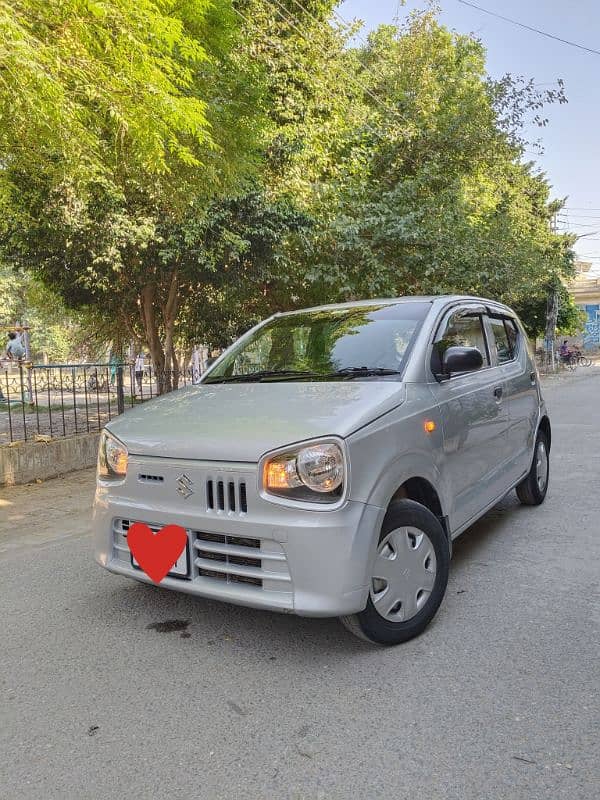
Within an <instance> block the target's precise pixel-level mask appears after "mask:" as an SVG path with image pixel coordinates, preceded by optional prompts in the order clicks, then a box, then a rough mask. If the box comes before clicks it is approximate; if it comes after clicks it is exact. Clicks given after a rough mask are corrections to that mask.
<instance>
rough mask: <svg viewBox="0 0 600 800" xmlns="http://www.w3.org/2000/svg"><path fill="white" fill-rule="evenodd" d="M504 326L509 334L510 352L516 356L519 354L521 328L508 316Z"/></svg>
mask: <svg viewBox="0 0 600 800" xmlns="http://www.w3.org/2000/svg"><path fill="white" fill-rule="evenodd" d="M504 326H505V328H506V335H507V336H508V343H509V345H510V352H511V353H512V357H513V358H514V357H515V356H516V355H517V350H518V349H519V329H518V328H517V325H516V323H515V321H514V320H512V319H508V318H507V319H505V320H504Z"/></svg>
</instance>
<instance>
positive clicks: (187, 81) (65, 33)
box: [0, 0, 262, 388]
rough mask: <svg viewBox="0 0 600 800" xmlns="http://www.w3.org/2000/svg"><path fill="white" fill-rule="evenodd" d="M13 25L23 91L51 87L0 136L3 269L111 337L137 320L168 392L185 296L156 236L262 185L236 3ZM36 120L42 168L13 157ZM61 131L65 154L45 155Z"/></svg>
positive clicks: (189, 3)
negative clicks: (89, 314) (17, 271)
mask: <svg viewBox="0 0 600 800" xmlns="http://www.w3.org/2000/svg"><path fill="white" fill-rule="evenodd" d="M2 9H3V11H4V12H5V13H6V14H8V12H7V10H6V8H5V7H4V6H3V7H2ZM16 12H17V13H16V15H15V18H16V20H17V23H18V24H19V25H20V26H21V28H22V29H23V31H25V32H27V34H28V35H27V36H25V34H24V33H23V37H22V40H23V41H22V47H21V50H22V53H23V59H24V60H25V61H24V75H25V77H24V78H23V80H25V81H26V82H27V81H29V79H28V78H27V75H28V74H29V73H28V72H27V70H26V69H25V68H26V67H27V68H28V69H30V71H31V72H32V73H33V72H35V71H36V70H38V71H39V72H40V74H42V77H43V80H42V79H40V80H41V87H38V88H37V89H36V87H35V86H34V87H29V88H28V87H24V88H25V91H24V100H23V102H24V103H25V102H27V104H28V105H27V108H25V106H24V109H23V112H22V114H19V113H18V114H17V115H16V117H15V122H14V124H9V123H6V125H5V127H4V130H3V133H2V134H1V135H0V144H1V146H2V147H3V150H4V152H3V156H4V160H5V162H6V165H7V166H6V168H5V169H4V171H3V173H2V177H3V179H4V190H5V191H4V212H5V213H4V230H3V231H2V234H1V240H0V244H1V246H2V249H3V253H4V257H5V260H6V261H7V263H11V264H15V265H17V266H21V267H25V268H30V269H33V270H34V271H35V272H36V273H37V274H38V275H39V276H40V277H41V278H42V280H43V281H45V282H46V283H47V284H48V285H49V286H51V287H52V288H53V289H54V290H55V291H56V292H58V293H59V294H60V296H61V297H62V298H63V300H64V301H65V302H66V303H67V304H68V306H69V307H71V308H75V309H87V310H92V311H93V313H94V314H95V315H98V309H100V311H101V314H102V315H103V316H104V318H105V319H106V320H110V321H111V322H112V327H113V334H114V335H115V336H123V334H124V333H125V332H126V331H128V330H129V329H131V328H132V327H136V322H135V321H134V320H135V318H136V317H137V318H138V319H139V320H141V324H142V328H143V333H144V337H145V340H146V342H147V345H148V347H149V349H150V351H151V353H152V357H153V361H154V364H155V367H156V370H157V373H158V375H159V380H160V381H161V383H162V378H163V374H164V375H165V376H166V377H165V381H166V384H165V386H166V388H169V386H168V374H169V372H170V366H171V359H172V353H173V337H174V329H175V323H176V319H177V315H178V312H179V309H180V307H181V301H182V293H183V291H184V289H185V282H184V281H183V280H182V278H181V271H180V268H179V264H178V263H177V261H176V260H175V261H172V260H171V261H165V260H164V259H162V260H161V258H160V257H159V253H160V252H161V245H162V241H161V232H160V231H161V229H162V228H163V227H164V226H165V225H176V224H178V222H179V221H180V220H184V219H186V218H187V217H189V215H190V214H194V215H196V216H197V217H198V218H200V219H201V218H203V217H205V215H206V211H207V208H208V207H209V206H210V205H211V204H212V203H213V202H214V201H215V199H217V198H218V197H220V196H223V195H224V194H225V193H227V192H232V191H234V192H237V191H239V188H240V187H241V186H243V185H244V183H245V181H247V180H248V179H249V178H250V177H251V176H252V175H253V174H254V172H255V169H256V164H257V161H258V159H259V150H260V143H261V137H262V133H261V132H262V122H261V121H262V115H261V111H260V103H261V100H260V98H261V82H260V75H259V74H258V72H257V69H256V67H255V66H254V65H253V63H252V62H251V61H250V60H249V58H248V57H247V56H246V54H245V53H244V52H243V49H242V48H241V47H240V46H239V30H238V27H237V25H236V22H235V18H234V16H233V13H232V10H231V6H230V3H229V2H227V1H226V0H213V2H210V3H209V2H208V1H207V0H184V2H175V0H164V2H161V3H160V4H155V3H152V2H145V0H144V2H142V3H137V2H136V3H133V2H129V0H112V1H111V2H106V3H92V2H88V1H86V2H83V0H82V1H81V2H75V0H73V2H70V3H65V4H61V5H60V7H59V8H58V9H56V8H55V7H54V6H47V5H46V4H43V3H37V2H33V0H28V2H23V3H22V4H17V7H16ZM13 28H14V26H13ZM13 36H14V37H17V34H16V33H15V32H14V30H13ZM17 38H18V37H17ZM46 62H49V63H46ZM55 62H56V64H55ZM14 69H15V70H16V66H15V67H14ZM12 71H13V67H12V66H11V74H12ZM50 79H52V80H51V87H53V92H50V89H49V88H48V86H49V85H50V84H48V80H50ZM15 80H16V78H15ZM28 86H29V84H28ZM5 88H6V87H5ZM18 88H19V87H18V85H15V86H13V87H10V89H11V91H13V90H18ZM1 92H4V89H2V90H1ZM48 92H49V93H50V97H49V98H48V97H47V93H48ZM7 98H8V94H7V95H6V96H4V94H2V97H0V102H1V101H2V99H4V101H5V102H6V103H8V99H7ZM29 107H31V109H32V112H31V113H32V117H33V119H34V123H35V124H34V125H33V127H32V134H31V136H32V137H33V136H34V133H35V138H31V139H27V138H25V140H24V141H25V143H28V146H29V147H30V148H31V149H32V150H33V151H34V154H35V157H34V158H33V159H31V158H30V157H29V155H28V152H27V150H26V149H24V148H23V146H22V145H23V143H24V142H23V141H21V142H20V143H19V145H18V147H17V146H16V145H13V146H11V145H10V142H12V141H13V140H15V139H16V138H17V137H18V135H19V130H20V129H18V125H19V124H21V123H19V120H21V122H22V123H23V124H24V119H25V117H26V114H27V109H28V108H29ZM34 112H35V113H34ZM35 114H38V116H39V119H38V118H37V117H36V116H35ZM48 114H50V115H51V116H50V117H49V116H48ZM61 115H62V116H61ZM5 119H6V115H4V116H3V120H5ZM49 120H50V121H49ZM63 121H64V128H60V130H61V134H60V136H59V137H58V139H57V136H56V133H55V134H53V135H52V136H50V135H48V138H47V140H46V139H45V138H44V134H45V132H46V129H47V127H52V128H55V126H56V125H62V123H63ZM45 125H46V127H44V126H45ZM63 139H64V140H65V145H64V147H62V149H61V146H62V142H63ZM11 147H12V149H11ZM78 159H80V162H81V163H80V165H78V166H77V168H74V167H73V165H74V164H75V162H76V161H77V160H78ZM69 167H73V169H69ZM190 198H191V200H190ZM94 307H95V308H94Z"/></svg>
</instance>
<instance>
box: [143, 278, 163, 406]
mask: <svg viewBox="0 0 600 800" xmlns="http://www.w3.org/2000/svg"><path fill="white" fill-rule="evenodd" d="M155 300H156V286H154V285H152V284H150V285H148V286H144V288H143V289H142V294H141V297H140V313H141V317H142V325H143V327H144V334H145V337H146V344H147V345H148V349H149V350H150V356H151V357H152V364H153V366H154V377H155V380H156V391H157V393H158V394H163V392H164V391H165V381H164V379H165V353H164V350H163V346H162V342H161V341H160V336H159V333H158V324H157V321H156V314H155V309H154V303H155Z"/></svg>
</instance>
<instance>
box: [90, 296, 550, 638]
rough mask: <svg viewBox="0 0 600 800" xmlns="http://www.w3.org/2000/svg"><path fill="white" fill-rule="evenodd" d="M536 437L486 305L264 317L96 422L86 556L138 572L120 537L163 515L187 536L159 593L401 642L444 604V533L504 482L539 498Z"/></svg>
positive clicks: (511, 323) (525, 391) (507, 341)
mask: <svg viewBox="0 0 600 800" xmlns="http://www.w3.org/2000/svg"><path fill="white" fill-rule="evenodd" d="M550 442H551V431H550V421H549V419H548V414H547V411H546V408H545V405H544V402H543V400H542V396H541V392H540V386H539V382H538V375H537V372H536V368H535V366H534V363H533V360H532V356H531V353H530V350H529V346H528V342H527V338H526V335H525V332H524V330H523V327H522V325H521V323H520V322H519V320H518V318H517V317H516V315H515V314H514V313H513V312H512V311H511V310H510V309H509V308H507V307H506V306H504V305H501V304H499V303H496V302H493V301H490V300H483V299H478V298H472V297H461V296H451V297H450V296H447V297H421V298H417V297H415V298H410V297H407V298H400V299H396V300H381V301H365V302H360V303H349V304H344V305H335V306H324V307H321V308H314V309H309V310H306V311H298V312H293V313H286V314H276V315H275V316H274V317H271V318H270V319H268V320H267V321H266V322H264V323H262V324H260V325H258V326H257V327H256V328H254V329H253V330H251V331H250V332H249V333H247V334H246V335H245V336H243V337H242V338H241V339H240V340H239V341H238V342H236V343H235V344H234V345H233V346H232V347H231V348H229V349H228V350H227V351H226V352H225V353H224V354H223V355H222V356H221V357H220V358H219V359H218V360H217V361H216V363H214V364H213V366H212V367H211V368H210V369H209V370H208V371H207V372H206V373H205V375H204V376H203V377H202V380H201V383H200V384H199V385H197V386H194V387H188V388H187V389H183V390H181V391H179V392H177V393H175V394H171V395H168V396H165V397H162V398H160V399H158V400H156V401H154V402H150V403H148V404H145V405H143V406H139V407H136V408H134V409H132V410H131V411H128V412H127V413H126V414H124V415H123V416H121V417H119V418H117V419H115V420H112V421H111V422H110V423H109V424H108V426H107V429H106V431H105V432H104V434H103V436H102V440H101V444H100V453H99V468H98V486H97V492H96V501H95V554H96V558H97V560H98V562H99V563H100V564H101V565H102V566H104V567H106V568H107V569H109V570H110V571H112V572H115V573H118V574H121V575H126V576H129V577H131V578H136V579H137V580H140V581H146V582H149V578H147V576H146V575H145V574H144V573H143V572H142V571H141V570H140V569H139V568H138V567H137V566H136V564H135V562H134V560H133V558H132V555H131V552H130V550H129V548H128V546H127V531H128V530H129V528H130V526H131V525H132V524H133V523H134V522H135V521H141V522H145V523H147V524H148V525H150V526H151V527H152V528H153V529H154V530H158V529H160V528H161V527H162V526H164V525H166V524H168V523H176V524H178V525H181V526H183V527H184V528H185V529H186V530H187V536H188V541H187V546H186V548H185V550H184V551H183V553H182V555H181V557H180V558H179V560H178V561H177V563H176V564H175V566H174V567H173V570H172V571H171V573H170V574H169V575H168V576H167V577H166V578H165V579H164V580H163V581H162V583H161V585H162V586H164V587H165V588H169V589H174V590H176V591H183V592H188V593H191V594H196V595H200V596H203V597H209V598H214V599H219V600H225V601H228V602H232V603H238V604H240V605H247V606H254V607H256V608H265V609H271V610H274V611H282V612H289V613H294V614H299V615H303V616H315V617H328V616H339V617H341V619H342V622H343V623H344V624H345V625H346V626H347V627H348V628H349V629H350V630H351V631H352V632H353V633H355V634H357V635H358V636H360V637H363V638H365V639H368V640H369V641H372V642H378V643H383V644H396V643H399V642H404V641H406V640H408V639H411V638H412V637H414V636H416V635H418V634H420V633H421V632H422V631H423V630H424V629H425V627H426V626H427V624H428V623H429V622H430V621H431V620H432V618H433V617H434V615H435V613H436V611H437V609H438V607H439V605H440V603H441V601H442V598H443V596H444V593H445V591H446V584H447V581H448V570H449V565H450V556H451V549H452V540H453V539H455V538H456V537H457V536H459V535H460V534H461V533H462V532H463V531H464V530H466V529H467V528H468V527H469V526H470V525H472V524H473V523H474V522H475V521H476V520H477V519H478V518H479V517H481V516H482V514H484V513H485V512H486V511H487V510H488V509H490V508H491V507H492V506H494V505H495V504H496V503H497V502H498V501H499V500H500V499H501V498H502V497H503V496H504V495H506V493H507V492H509V491H510V490H511V489H513V488H516V490H517V494H518V496H519V498H520V499H521V501H522V502H523V503H525V504H527V505H537V504H539V503H542V502H543V500H544V498H545V495H546V491H547V487H548V474H549V452H550Z"/></svg>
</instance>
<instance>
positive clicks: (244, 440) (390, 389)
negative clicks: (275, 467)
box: [107, 380, 405, 462]
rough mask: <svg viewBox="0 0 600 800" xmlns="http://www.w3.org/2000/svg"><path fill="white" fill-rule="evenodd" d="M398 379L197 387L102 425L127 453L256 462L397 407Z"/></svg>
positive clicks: (400, 397) (401, 395)
mask: <svg viewBox="0 0 600 800" xmlns="http://www.w3.org/2000/svg"><path fill="white" fill-rule="evenodd" d="M404 397H405V387H404V385H403V384H402V383H399V382H398V381H385V380H384V381H381V380H379V381H370V380H367V381H340V382H327V383H325V382H323V383H321V382H311V383H308V382H307V383H304V382H302V383H252V384H247V383H246V384H244V383H237V384H204V385H203V384H200V385H199V386H193V387H188V388H186V389H180V390H179V391H176V392H172V393H171V394H168V395H164V396H163V397H160V398H158V399H156V400H152V401H150V402H148V403H144V404H143V405H140V406H137V407H135V408H132V409H131V410H129V411H126V412H125V413H124V414H122V415H121V416H120V417H117V418H116V419H114V420H112V421H111V422H110V423H109V424H108V425H107V428H108V430H110V431H111V432H112V433H113V434H114V435H115V436H116V437H117V438H118V439H120V440H121V441H122V442H123V443H124V444H126V445H127V448H128V450H129V452H130V453H131V454H137V455H146V456H162V457H167V458H185V459H199V460H206V461H238V462H239V461H242V462H256V461H258V460H259V458H260V457H261V455H263V454H264V453H266V452H267V451H269V450H274V449H276V448H278V447H284V446H287V445H288V444H294V443H295V442H300V441H303V440H306V439H314V438H316V437H319V436H332V435H337V436H341V437H346V436H348V435H349V434H351V433H352V432H353V431H355V430H357V429H358V428H361V427H363V426H364V425H366V424H367V423H369V422H371V421H372V420H373V419H375V418H377V417H379V416H381V415H382V414H385V413H387V412H388V411H391V410H392V409H393V408H395V407H396V406H398V405H400V404H401V403H402V402H403V400H404Z"/></svg>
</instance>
